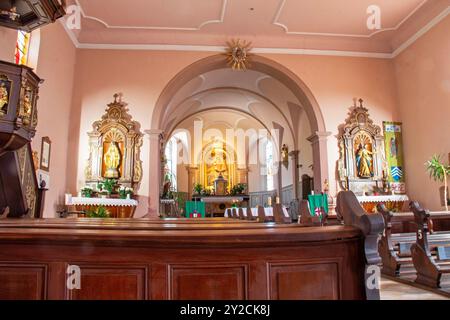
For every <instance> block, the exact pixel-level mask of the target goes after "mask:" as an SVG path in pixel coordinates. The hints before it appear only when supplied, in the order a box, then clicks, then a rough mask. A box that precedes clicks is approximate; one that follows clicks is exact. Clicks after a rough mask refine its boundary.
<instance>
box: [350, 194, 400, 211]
mask: <svg viewBox="0 0 450 320" xmlns="http://www.w3.org/2000/svg"><path fill="white" fill-rule="evenodd" d="M357 198H358V201H359V203H361V205H362V207H363V208H364V210H366V212H369V213H373V212H376V211H377V205H378V204H380V203H383V204H384V205H386V208H388V209H389V210H391V211H393V212H402V211H403V208H404V206H405V205H406V204H407V203H408V202H409V198H408V196H407V195H404V194H401V195H386V196H361V197H357Z"/></svg>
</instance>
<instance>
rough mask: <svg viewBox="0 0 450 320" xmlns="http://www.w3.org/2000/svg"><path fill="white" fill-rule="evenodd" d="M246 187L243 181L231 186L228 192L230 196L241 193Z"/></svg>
mask: <svg viewBox="0 0 450 320" xmlns="http://www.w3.org/2000/svg"><path fill="white" fill-rule="evenodd" d="M246 188H247V185H246V184H245V183H238V184H237V185H235V186H234V187H233V188H231V190H230V194H231V195H232V196H236V195H241V194H243V192H244V191H245V189H246Z"/></svg>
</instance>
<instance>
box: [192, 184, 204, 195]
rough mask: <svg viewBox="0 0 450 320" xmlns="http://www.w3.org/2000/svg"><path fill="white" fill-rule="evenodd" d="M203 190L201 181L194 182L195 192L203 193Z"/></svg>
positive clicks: (197, 193) (196, 193)
mask: <svg viewBox="0 0 450 320" xmlns="http://www.w3.org/2000/svg"><path fill="white" fill-rule="evenodd" d="M202 191H203V186H202V185H201V184H200V183H196V184H194V194H195V195H201V194H202Z"/></svg>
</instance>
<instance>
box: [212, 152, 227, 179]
mask: <svg viewBox="0 0 450 320" xmlns="http://www.w3.org/2000/svg"><path fill="white" fill-rule="evenodd" d="M224 157H225V155H220V156H219V155H217V156H216V159H215V160H214V170H215V171H216V172H217V173H218V174H219V176H223V173H224V172H226V171H227V164H226V163H225V161H224Z"/></svg>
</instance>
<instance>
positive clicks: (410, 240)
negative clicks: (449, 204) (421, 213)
mask: <svg viewBox="0 0 450 320" xmlns="http://www.w3.org/2000/svg"><path fill="white" fill-rule="evenodd" d="M377 209H378V212H379V213H380V214H381V215H382V216H383V219H384V222H385V230H384V232H383V234H382V237H381V239H380V242H379V246H378V250H379V253H380V256H381V259H382V264H383V268H382V272H383V274H385V275H388V276H392V277H399V276H406V277H409V276H415V274H416V270H415V268H414V265H413V260H412V256H411V246H412V245H413V244H414V243H415V242H416V233H415V232H414V233H412V232H405V233H394V232H393V229H394V228H393V225H394V224H397V230H398V229H399V228H398V225H399V224H401V223H405V222H406V223H409V222H411V223H412V224H414V226H416V222H415V220H414V214H413V213H412V212H409V213H393V212H390V211H389V210H388V209H387V208H386V207H385V206H384V205H383V204H380V205H378V206H377ZM432 217H433V220H435V221H445V220H449V219H450V215H449V214H445V213H442V212H436V213H432ZM432 225H433V222H432V220H431V219H429V220H428V227H429V230H432V228H431V227H430V226H432ZM415 228H417V227H415ZM408 230H409V227H408ZM428 237H429V240H430V243H431V245H432V246H433V247H434V246H435V245H439V244H442V243H447V242H450V233H446V232H434V231H433V232H432V233H431V234H430V235H429V236H428Z"/></svg>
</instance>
